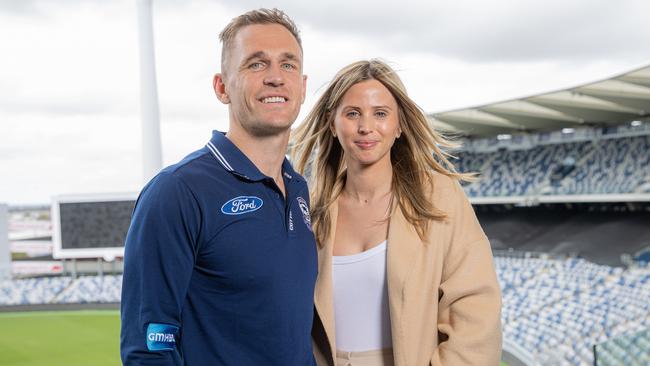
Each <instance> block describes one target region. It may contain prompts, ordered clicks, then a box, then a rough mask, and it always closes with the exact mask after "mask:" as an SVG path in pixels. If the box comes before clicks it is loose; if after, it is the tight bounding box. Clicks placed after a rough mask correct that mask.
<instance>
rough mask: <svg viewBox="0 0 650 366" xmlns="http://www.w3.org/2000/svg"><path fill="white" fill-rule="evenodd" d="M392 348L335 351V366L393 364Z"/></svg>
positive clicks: (383, 365)
mask: <svg viewBox="0 0 650 366" xmlns="http://www.w3.org/2000/svg"><path fill="white" fill-rule="evenodd" d="M393 365H394V361H393V349H392V348H385V349H379V350H373V351H364V352H345V351H336V366H393Z"/></svg>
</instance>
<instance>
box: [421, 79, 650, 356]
mask: <svg viewBox="0 0 650 366" xmlns="http://www.w3.org/2000/svg"><path fill="white" fill-rule="evenodd" d="M649 116H650V67H643V68H640V69H637V70H633V71H631V72H628V73H625V74H622V75H618V76H615V77H613V78H609V79H605V80H601V81H597V82H593V83H589V84H585V85H580V86H577V87H573V88H569V89H564V90H559V91H554V92H550V93H544V94H538V95H533V96H529V97H525V98H519V99H515V100H508V101H503V102H498V103H493V104H488V105H482V106H477V107H473V108H466V109H461V110H454V111H448V112H442V113H436V114H433V115H431V116H430V118H431V121H432V123H433V124H434V125H435V126H437V128H438V129H441V130H443V131H446V132H447V133H450V134H455V135H461V136H462V140H463V146H462V147H461V149H459V150H458V151H455V152H453V154H454V155H455V156H456V157H457V160H456V167H457V169H458V170H459V171H462V172H476V173H478V174H479V176H478V179H477V180H476V181H475V182H471V183H469V184H466V185H465V187H464V188H465V190H466V193H467V194H468V196H469V197H470V200H471V201H472V203H473V204H474V207H475V209H476V212H477V215H478V217H479V219H480V221H481V223H482V225H483V227H484V229H485V231H486V233H487V235H488V237H489V238H490V242H491V244H492V247H493V251H494V253H495V265H496V268H497V274H498V277H499V282H500V284H501V289H502V294H503V309H502V323H503V330H504V352H503V353H504V356H503V359H504V360H505V361H507V362H508V361H509V364H511V365H517V364H524V365H536V364H539V365H594V364H597V365H649V364H650V331H649V329H650V266H649V265H648V259H649V257H650V255H649V254H648V253H650V122H649V120H650V118H649Z"/></svg>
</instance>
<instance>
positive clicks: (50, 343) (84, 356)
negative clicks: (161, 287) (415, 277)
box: [0, 310, 507, 366]
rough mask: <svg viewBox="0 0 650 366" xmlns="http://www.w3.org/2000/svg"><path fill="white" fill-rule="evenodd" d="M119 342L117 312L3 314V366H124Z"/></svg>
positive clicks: (0, 335)
mask: <svg viewBox="0 0 650 366" xmlns="http://www.w3.org/2000/svg"><path fill="white" fill-rule="evenodd" d="M119 339H120V316H119V312H117V311H114V310H100V311H91V310H82V311H42V312H21V313H0V365H1V366H44V365H47V366H104V365H106V366H114V365H120V364H121V362H120V354H119V345H120V343H119ZM501 366H507V364H506V363H504V362H501Z"/></svg>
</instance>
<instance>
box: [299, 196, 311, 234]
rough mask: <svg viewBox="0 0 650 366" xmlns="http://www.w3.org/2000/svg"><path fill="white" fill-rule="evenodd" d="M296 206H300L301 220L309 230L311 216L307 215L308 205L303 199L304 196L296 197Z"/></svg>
mask: <svg viewBox="0 0 650 366" xmlns="http://www.w3.org/2000/svg"><path fill="white" fill-rule="evenodd" d="M297 200H298V207H300V212H302V221H304V222H305V225H307V228H309V230H311V216H309V205H307V201H305V199H304V198H302V197H298V198H297Z"/></svg>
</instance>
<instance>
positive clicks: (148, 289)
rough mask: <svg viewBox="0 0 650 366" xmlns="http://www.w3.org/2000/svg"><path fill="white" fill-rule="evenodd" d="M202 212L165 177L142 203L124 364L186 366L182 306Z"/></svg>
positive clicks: (125, 316) (133, 237)
mask: <svg viewBox="0 0 650 366" xmlns="http://www.w3.org/2000/svg"><path fill="white" fill-rule="evenodd" d="M200 222H201V221H200V210H199V207H198V204H197V201H196V200H195V198H194V196H193V194H192V192H191V191H190V189H189V188H188V187H187V186H186V185H185V184H184V183H183V182H182V181H181V180H180V178H178V177H175V176H174V175H172V174H170V173H161V174H159V175H158V176H157V177H156V178H154V179H153V180H152V181H151V182H150V183H149V184H148V185H147V186H146V187H145V188H144V189H143V191H142V192H141V194H140V196H139V197H138V200H137V202H136V206H135V209H134V211H133V216H132V219H131V226H130V228H129V231H128V234H127V238H126V243H125V249H124V277H123V284H122V300H121V321H122V325H121V335H120V353H121V358H122V362H123V364H124V365H181V364H182V357H181V353H180V352H179V347H178V345H179V344H180V343H179V342H180V337H181V334H182V324H181V308H182V306H183V302H184V301H185V295H186V293H187V288H188V284H189V281H190V277H191V275H192V270H193V267H194V261H195V253H196V250H197V239H196V238H197V236H198V232H199V225H200Z"/></svg>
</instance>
